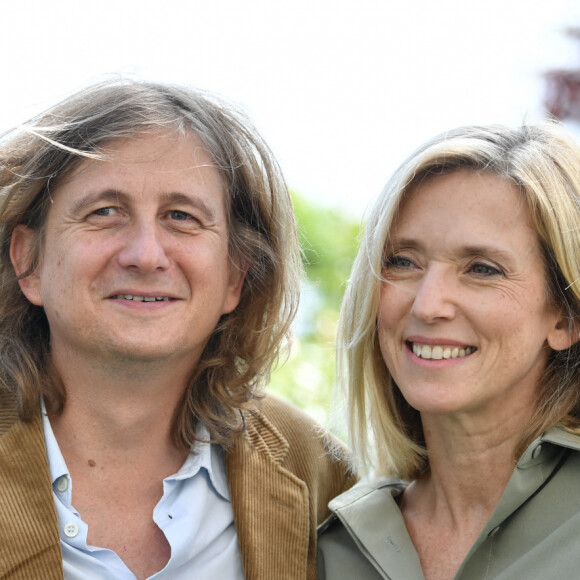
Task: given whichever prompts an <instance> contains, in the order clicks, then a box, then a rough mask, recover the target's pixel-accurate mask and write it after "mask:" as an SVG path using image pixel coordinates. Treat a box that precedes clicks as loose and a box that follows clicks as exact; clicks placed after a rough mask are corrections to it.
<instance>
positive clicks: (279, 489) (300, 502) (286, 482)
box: [226, 413, 309, 580]
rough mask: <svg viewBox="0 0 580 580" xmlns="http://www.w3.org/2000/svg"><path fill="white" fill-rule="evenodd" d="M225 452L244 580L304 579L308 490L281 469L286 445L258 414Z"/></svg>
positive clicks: (304, 485) (293, 476) (307, 529)
mask: <svg viewBox="0 0 580 580" xmlns="http://www.w3.org/2000/svg"><path fill="white" fill-rule="evenodd" d="M246 419H247V429H246V431H245V433H244V435H243V436H242V437H240V438H239V439H238V440H237V441H236V443H235V444H234V446H233V447H232V449H230V450H229V452H227V453H226V471H227V475H228V482H229V487H230V494H231V498H232V505H233V511H234V520H235V524H236V530H237V534H238V541H239V544H240V550H241V554H242V561H243V564H244V571H245V575H246V578H247V579H248V580H262V579H264V580H266V579H267V580H271V579H272V578H276V579H284V578H288V579H292V580H300V579H305V578H306V573H307V572H306V571H307V561H308V542H309V512H308V489H307V486H306V484H305V483H304V482H303V481H301V480H300V479H299V478H298V477H296V476H295V475H294V474H293V473H291V472H290V471H288V470H286V469H284V467H283V461H284V458H285V456H286V453H287V451H288V447H289V444H288V441H286V439H284V437H282V435H281V434H280V433H279V432H278V430H277V429H276V428H275V427H274V426H273V425H272V424H271V423H270V422H269V421H268V420H267V419H266V418H265V417H263V416H262V415H259V414H257V413H256V414H251V415H249V416H248V417H247V418H246Z"/></svg>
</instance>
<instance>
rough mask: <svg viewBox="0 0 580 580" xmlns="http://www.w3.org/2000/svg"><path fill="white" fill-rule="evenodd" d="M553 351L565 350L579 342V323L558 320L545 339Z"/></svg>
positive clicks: (565, 319)
mask: <svg viewBox="0 0 580 580" xmlns="http://www.w3.org/2000/svg"><path fill="white" fill-rule="evenodd" d="M547 340H548V344H549V345H550V348H551V349H553V350H566V349H567V348H570V347H571V346H572V345H574V344H576V343H577V342H578V340H580V323H579V322H578V321H575V320H571V319H570V318H567V317H566V318H560V319H558V321H557V322H556V324H555V326H554V328H553V329H552V330H551V331H550V333H549V334H548V337H547Z"/></svg>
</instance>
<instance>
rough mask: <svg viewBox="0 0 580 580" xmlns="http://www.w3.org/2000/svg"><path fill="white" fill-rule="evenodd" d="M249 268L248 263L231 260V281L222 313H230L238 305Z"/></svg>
mask: <svg viewBox="0 0 580 580" xmlns="http://www.w3.org/2000/svg"><path fill="white" fill-rule="evenodd" d="M248 268H249V265H247V264H242V265H239V264H237V263H236V262H234V261H231V262H230V272H229V283H228V289H227V296H226V300H225V303H224V306H223V310H222V314H229V313H230V312H233V311H234V310H235V309H236V308H237V307H238V304H239V303H240V296H241V294H242V288H243V286H244V280H245V279H246V274H247V273H248Z"/></svg>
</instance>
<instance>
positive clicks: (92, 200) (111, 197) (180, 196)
mask: <svg viewBox="0 0 580 580" xmlns="http://www.w3.org/2000/svg"><path fill="white" fill-rule="evenodd" d="M161 200H162V203H164V204H175V205H179V206H189V207H193V208H197V209H199V210H200V211H201V212H202V213H203V214H204V216H205V218H206V219H207V220H209V221H215V219H216V213H215V210H214V209H213V208H212V207H210V206H209V205H207V204H206V203H205V202H204V201H203V200H201V199H199V198H197V197H191V196H189V195H186V194H184V193H180V192H174V191H172V192H168V193H164V194H162V195H161ZM103 202H104V203H115V204H118V203H122V204H131V203H135V201H134V200H132V199H131V196H129V195H128V194H126V193H124V192H123V191H119V190H118V189H104V190H102V191H96V192H90V193H87V194H86V195H83V196H81V197H79V198H78V199H77V200H75V201H74V203H73V204H72V206H71V212H72V214H73V215H78V214H81V213H83V212H84V211H85V210H86V209H87V208H89V207H91V206H93V205H95V204H98V203H103Z"/></svg>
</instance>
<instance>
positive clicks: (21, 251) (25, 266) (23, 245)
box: [10, 225, 42, 306]
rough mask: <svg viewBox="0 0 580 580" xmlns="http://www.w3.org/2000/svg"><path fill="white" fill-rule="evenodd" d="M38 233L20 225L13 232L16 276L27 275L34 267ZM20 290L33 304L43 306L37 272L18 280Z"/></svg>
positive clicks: (13, 263)
mask: <svg viewBox="0 0 580 580" xmlns="http://www.w3.org/2000/svg"><path fill="white" fill-rule="evenodd" d="M35 242H36V232H35V231H34V230H33V229H32V228H29V227H28V226H23V225H18V226H16V227H15V228H14V231H13V232H12V239H11V240H10V261H11V262H12V267H13V268H14V271H15V272H16V276H22V275H23V274H25V273H26V272H27V271H28V270H29V269H30V267H31V265H32V260H33V255H34V246H35ZM18 284H19V285H20V290H22V293H23V294H24V296H26V298H28V300H29V301H30V302H32V304H35V305H36V306H42V296H41V292H40V277H39V275H38V272H37V271H36V270H35V271H33V272H32V273H30V274H29V275H28V276H26V277H24V278H21V279H20V280H18Z"/></svg>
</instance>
